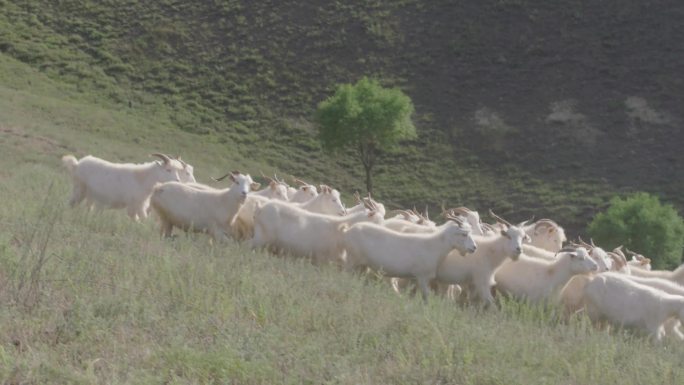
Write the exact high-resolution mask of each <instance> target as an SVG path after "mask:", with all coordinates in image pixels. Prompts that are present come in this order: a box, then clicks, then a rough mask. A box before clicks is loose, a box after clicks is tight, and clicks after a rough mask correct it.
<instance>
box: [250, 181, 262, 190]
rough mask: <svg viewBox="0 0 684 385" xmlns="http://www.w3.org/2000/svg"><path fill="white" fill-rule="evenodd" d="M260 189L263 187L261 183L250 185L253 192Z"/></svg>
mask: <svg viewBox="0 0 684 385" xmlns="http://www.w3.org/2000/svg"><path fill="white" fill-rule="evenodd" d="M259 187H261V183H258V182H252V184H251V185H250V188H251V189H252V191H256V190H258V189H259Z"/></svg>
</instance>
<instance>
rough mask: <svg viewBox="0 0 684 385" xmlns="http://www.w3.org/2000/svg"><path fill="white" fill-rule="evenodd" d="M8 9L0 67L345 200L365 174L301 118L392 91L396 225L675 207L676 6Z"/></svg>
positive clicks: (80, 5)
mask: <svg viewBox="0 0 684 385" xmlns="http://www.w3.org/2000/svg"><path fill="white" fill-rule="evenodd" d="M0 3H1V4H2V7H3V9H4V10H5V11H3V15H1V16H0V17H1V18H2V19H0V20H1V22H0V50H1V51H2V52H3V53H4V54H8V55H11V56H13V57H16V58H18V59H20V60H22V61H24V62H26V63H29V64H30V65H32V66H34V67H37V68H40V69H41V70H43V71H45V72H46V73H48V74H50V75H51V76H53V77H55V78H59V79H62V80H64V81H67V82H71V83H75V84H78V85H79V87H82V89H83V91H84V92H97V93H99V94H102V95H106V97H107V98H109V99H110V100H113V101H115V102H118V103H121V104H122V105H130V106H131V108H136V106H140V105H146V104H153V103H156V101H157V100H158V98H161V99H162V100H163V101H164V104H165V105H167V106H169V108H171V109H173V111H174V113H173V117H174V122H175V123H176V124H177V125H178V127H179V128H181V129H183V130H187V131H191V132H197V133H200V134H210V135H217V136H219V137H220V138H221V139H220V140H223V141H225V142H226V144H227V146H230V147H231V148H238V149H240V151H242V152H243V153H247V152H249V153H250V154H251V155H253V156H260V157H264V159H266V160H267V161H268V162H270V163H271V164H273V165H274V166H275V167H277V168H279V169H283V170H296V171H297V172H301V173H302V174H304V176H307V177H312V178H318V179H321V178H322V177H325V178H327V179H329V178H330V177H331V176H330V175H331V173H330V172H329V171H328V170H330V169H331V168H332V169H334V170H336V171H334V172H333V173H332V175H334V178H335V179H336V180H335V181H331V182H336V183H337V184H339V185H340V186H341V187H343V188H344V189H347V190H349V189H352V188H357V187H360V185H361V183H360V182H359V181H360V180H361V179H360V176H361V171H360V168H359V167H357V165H356V163H355V162H354V161H353V159H334V160H329V159H327V158H326V156H324V155H323V154H321V153H320V150H319V147H318V144H317V142H316V140H315V132H314V130H313V128H312V126H311V124H310V122H309V121H308V119H309V117H310V116H311V112H312V111H313V109H314V108H315V106H316V104H317V103H318V102H319V101H320V100H322V99H323V98H324V97H326V96H327V95H329V94H330V92H331V90H332V89H333V87H334V85H335V84H336V83H338V82H349V81H355V80H356V79H357V78H358V77H360V76H362V75H374V76H378V77H380V78H382V79H383V82H384V83H385V84H387V85H395V86H399V87H401V88H402V89H404V90H405V91H406V92H407V93H408V94H409V95H410V96H411V97H412V98H413V100H414V102H415V104H416V111H417V115H416V118H415V120H416V125H417V127H418V129H419V132H420V138H419V139H418V140H417V141H416V142H415V143H413V144H414V145H416V147H415V148H410V149H408V148H407V149H406V150H405V151H403V152H402V153H400V154H394V155H387V156H386V162H385V165H384V166H381V167H380V168H379V170H378V190H379V192H380V194H381V196H383V197H384V198H385V199H387V200H389V201H391V202H393V203H394V204H397V205H401V204H413V203H419V204H431V205H438V204H439V203H441V202H442V201H446V202H447V203H449V204H457V203H464V204H467V205H471V206H475V207H478V208H485V207H490V206H491V207H495V208H499V210H500V211H501V212H502V213H504V214H511V215H514V216H515V217H516V219H517V218H518V217H519V218H520V219H522V217H523V216H526V215H529V214H531V213H533V212H534V213H536V214H537V215H549V216H553V217H554V218H559V219H560V220H563V221H564V223H568V225H569V227H570V228H571V229H572V230H573V231H574V232H577V231H579V230H580V229H582V228H583V227H584V225H585V224H586V221H587V220H588V219H590V218H591V216H592V215H593V213H594V212H595V211H596V210H597V209H599V208H602V207H603V205H604V204H605V202H606V201H607V199H608V198H609V197H610V196H611V195H612V194H614V193H616V192H620V191H633V190H646V191H651V192H655V193H657V194H658V195H660V196H661V197H663V198H665V199H666V200H668V201H671V202H674V203H676V204H677V205H678V207H679V208H680V209H681V208H682V207H684V199H682V198H680V195H681V194H680V193H679V191H681V189H682V188H684V182H683V181H684V171H682V167H681V166H682V163H683V162H684V156H683V155H682V154H681V151H680V147H681V145H682V144H683V143H684V133H681V130H680V128H681V126H682V115H681V106H682V105H684V41H683V40H682V39H681V37H682V36H684V24H683V23H681V20H683V18H684V5H683V4H682V3H681V2H679V1H675V0H663V1H649V2H645V1H617V0H613V1H601V2H596V1H570V0H559V1H555V2H549V1H531V0H530V1H525V0H498V1H491V0H486V1H466V2H453V1H418V0H403V1H393V2H380V1H370V0H369V1H355V2H334V3H331V2H314V1H305V2H302V1H260V2H247V1H241V0H234V1H218V0H216V1H206V2H199V3H197V2H186V1H172V0H160V1H154V2H143V1H136V0H127V1H125V0H122V1H115V2H114V1H66V0H65V1H21V2H19V1H16V2H15V1H2V2H0ZM274 138H275V139H276V140H274ZM335 167H336V168H335Z"/></svg>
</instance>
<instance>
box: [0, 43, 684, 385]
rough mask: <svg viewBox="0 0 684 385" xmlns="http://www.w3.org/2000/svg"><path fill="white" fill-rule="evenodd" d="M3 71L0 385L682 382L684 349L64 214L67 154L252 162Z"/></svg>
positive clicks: (23, 69) (209, 164) (10, 66)
mask: <svg viewBox="0 0 684 385" xmlns="http://www.w3.org/2000/svg"><path fill="white" fill-rule="evenodd" d="M0 64H1V65H0V68H2V70H1V72H0V80H1V83H0V84H2V86H0V112H1V113H0V116H1V120H0V129H1V130H2V131H0V151H1V152H2V154H3V156H2V157H0V166H1V167H0V170H3V171H2V172H1V173H0V196H2V203H0V218H2V221H0V303H2V306H1V307H0V325H2V326H1V327H0V362H1V363H2V365H0V382H2V383H35V384H43V383H82V384H87V383H112V384H117V383H135V384H138V383H177V384H186V383H293V384H294V383H312V384H319V383H342V384H351V383H355V384H356V383H369V384H370V383H462V384H498V383H507V384H533V383H539V384H559V383H568V384H569V383H573V384H588V383H596V384H600V383H605V384H614V383H620V384H632V383H633V384H644V383H653V384H679V383H681V382H682V381H683V380H684V371H683V370H682V367H681V361H682V359H683V358H684V346H683V345H682V344H681V343H674V342H668V343H666V344H665V345H664V346H653V345H651V344H649V343H648V342H647V341H645V340H644V339H642V338H638V337H633V336H630V335H628V334H623V333H617V334H612V335H610V334H605V333H599V332H596V331H594V330H593V329H592V328H590V327H589V326H588V325H587V324H586V322H584V321H582V320H579V321H577V322H573V323H571V324H569V325H564V324H559V323H557V322H556V321H554V319H553V314H552V312H550V311H544V310H542V309H536V308H529V307H526V306H520V305H517V304H515V303H508V304H505V306H504V307H503V309H502V310H501V311H489V312H484V313H483V312H478V311H477V310H475V309H469V308H467V309H459V308H458V307H456V306H454V305H453V304H451V303H447V302H444V301H442V300H439V299H432V300H431V301H430V303H429V304H428V305H423V304H422V303H420V302H419V301H417V300H411V299H407V298H400V297H397V296H395V295H393V294H392V293H391V292H390V290H389V288H388V287H387V285H386V284H384V283H381V282H376V281H375V280H374V279H372V278H371V279H362V278H360V277H354V276H351V275H349V274H346V273H341V272H339V271H337V270H335V269H332V268H316V267H313V266H311V265H310V264H308V263H307V262H303V261H295V260H288V259H278V258H274V257H271V256H267V255H263V254H260V253H251V252H249V251H247V250H246V249H244V248H243V247H241V246H239V245H227V246H222V247H216V248H215V247H211V246H210V245H209V244H208V242H207V238H206V237H204V236H198V237H184V236H181V237H179V238H178V239H176V240H174V241H171V242H169V241H162V240H160V239H159V238H158V236H157V230H156V227H155V224H154V223H153V221H149V222H146V223H143V224H134V223H132V222H130V221H129V220H128V219H127V218H126V216H125V215H124V214H123V213H122V212H111V211H108V212H105V213H103V214H101V215H89V214H87V213H85V212H84V211H83V210H81V209H77V210H70V209H68V208H67V207H66V206H65V201H66V197H67V196H68V194H69V189H70V186H69V182H68V178H67V175H66V173H65V172H64V171H63V170H62V169H61V167H60V166H59V156H60V155H61V154H63V153H64V152H69V151H75V152H79V151H92V152H93V153H97V154H103V155H105V156H108V157H117V158H121V159H130V160H136V161H139V160H142V159H140V154H141V153H146V152H149V151H151V150H152V149H153V148H157V146H160V147H161V148H172V149H174V148H179V149H180V148H182V149H183V154H184V155H185V156H187V157H188V158H189V159H193V161H194V163H195V166H196V168H197V170H198V174H199V175H198V176H199V177H200V178H202V179H205V178H206V175H208V174H209V173H214V172H220V171H223V170H224V169H225V167H226V166H223V164H224V163H229V167H231V168H232V167H233V166H235V165H239V166H240V167H245V168H246V169H251V168H252V167H258V164H252V163H248V161H245V160H242V159H241V157H239V156H235V155H236V154H234V153H228V152H226V151H225V144H223V143H214V142H212V141H211V140H205V141H202V142H196V141H190V143H191V144H190V145H188V139H189V138H192V136H191V135H189V134H184V133H182V132H178V131H175V130H173V129H168V128H166V127H167V124H168V116H167V114H169V111H168V110H166V109H164V108H162V107H159V108H158V109H155V108H153V106H151V105H150V106H148V107H147V108H149V109H148V110H145V111H137V110H134V111H131V110H129V109H126V108H121V107H119V106H117V105H112V104H107V103H106V102H103V101H100V100H92V97H94V96H89V97H85V96H84V95H83V94H82V93H78V92H74V90H73V89H72V87H71V86H69V85H67V84H64V83H59V82H55V81H54V80H50V79H48V78H47V77H46V76H45V75H44V74H41V73H39V72H37V71H36V70H34V69H32V68H31V67H29V66H26V65H24V64H21V63H19V62H17V61H15V60H13V59H9V58H7V57H5V56H1V55H0ZM29 82H30V84H29ZM135 138H137V139H135ZM210 138H211V136H210ZM134 139H135V140H134ZM217 159H219V160H220V161H219V163H220V165H216V160H217Z"/></svg>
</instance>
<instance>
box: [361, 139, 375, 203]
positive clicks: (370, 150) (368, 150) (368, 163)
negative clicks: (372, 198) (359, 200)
mask: <svg viewBox="0 0 684 385" xmlns="http://www.w3.org/2000/svg"><path fill="white" fill-rule="evenodd" d="M359 155H361V163H363V168H364V170H366V190H367V191H368V192H369V193H370V194H373V176H372V175H371V170H372V169H373V166H374V165H375V155H376V154H375V143H374V142H372V141H369V142H361V143H359Z"/></svg>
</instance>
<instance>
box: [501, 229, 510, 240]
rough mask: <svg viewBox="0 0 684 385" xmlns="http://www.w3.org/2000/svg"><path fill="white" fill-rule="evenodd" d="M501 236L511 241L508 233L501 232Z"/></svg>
mask: <svg viewBox="0 0 684 385" xmlns="http://www.w3.org/2000/svg"><path fill="white" fill-rule="evenodd" d="M501 235H502V236H504V237H506V238H508V239H511V236H510V235H508V233H507V232H506V230H501Z"/></svg>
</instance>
